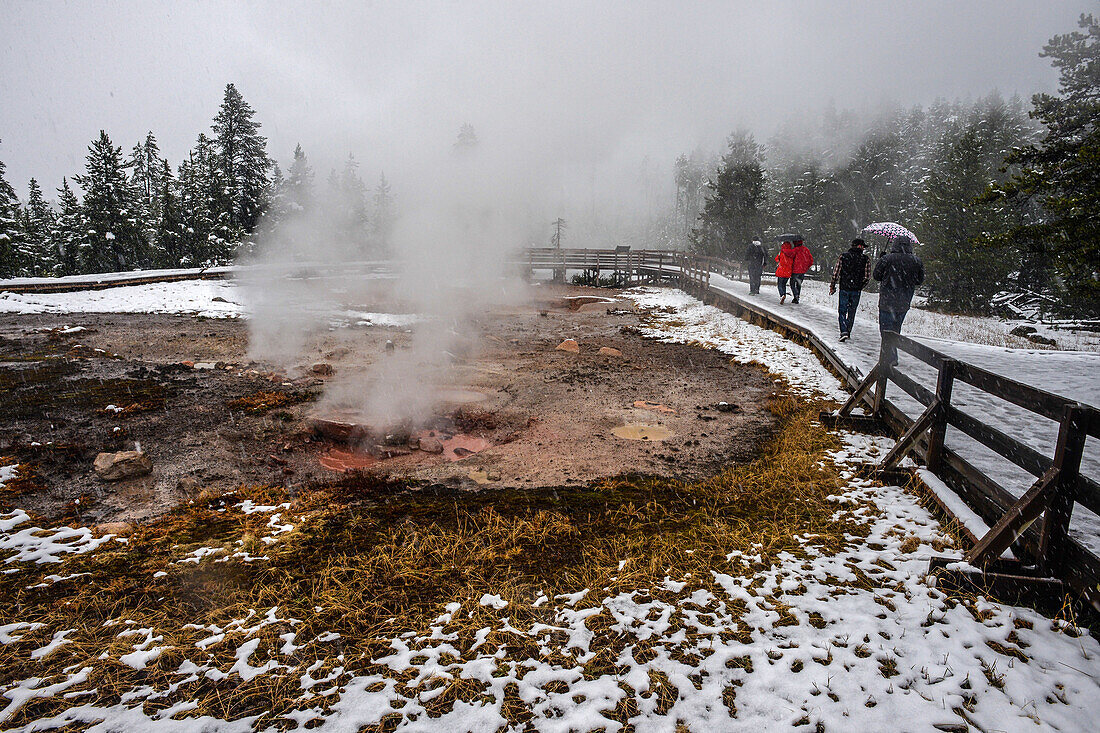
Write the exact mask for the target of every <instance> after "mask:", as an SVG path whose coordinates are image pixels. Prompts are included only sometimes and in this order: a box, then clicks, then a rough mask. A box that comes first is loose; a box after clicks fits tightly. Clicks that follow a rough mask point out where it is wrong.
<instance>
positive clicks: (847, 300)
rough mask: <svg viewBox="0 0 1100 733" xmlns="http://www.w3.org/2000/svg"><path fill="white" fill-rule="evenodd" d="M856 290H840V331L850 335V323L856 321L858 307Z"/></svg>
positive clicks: (858, 293) (857, 292)
mask: <svg viewBox="0 0 1100 733" xmlns="http://www.w3.org/2000/svg"><path fill="white" fill-rule="evenodd" d="M859 295H860V292H859V291H858V290H841V291H840V304H839V310H840V332H841V333H846V334H849V335H851V333H852V325H853V324H854V323H855V322H856V308H858V307H859Z"/></svg>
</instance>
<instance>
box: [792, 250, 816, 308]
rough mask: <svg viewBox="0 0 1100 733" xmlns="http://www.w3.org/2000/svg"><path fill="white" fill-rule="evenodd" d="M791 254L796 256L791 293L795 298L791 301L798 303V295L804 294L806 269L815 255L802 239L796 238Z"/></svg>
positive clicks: (793, 263) (793, 264)
mask: <svg viewBox="0 0 1100 733" xmlns="http://www.w3.org/2000/svg"><path fill="white" fill-rule="evenodd" d="M791 255H792V256H793V257H794V260H793V262H792V264H791V293H792V294H793V295H794V300H792V301H791V302H792V303H797V302H798V296H800V295H802V281H803V280H805V279H806V271H807V270H809V269H810V266H811V265H812V264H813V263H814V256H813V255H812V254H811V253H810V248H809V247H807V246H806V245H805V244H803V243H802V240H801V239H796V240H794V247H792V248H791Z"/></svg>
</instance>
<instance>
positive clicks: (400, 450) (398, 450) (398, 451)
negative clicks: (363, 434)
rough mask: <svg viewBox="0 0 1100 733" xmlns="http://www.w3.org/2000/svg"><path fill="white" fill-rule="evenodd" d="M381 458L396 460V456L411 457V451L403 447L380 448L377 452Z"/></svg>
mask: <svg viewBox="0 0 1100 733" xmlns="http://www.w3.org/2000/svg"><path fill="white" fill-rule="evenodd" d="M379 453H380V454H381V455H380V457H381V458H397V457H398V456H407V455H411V454H412V451H411V450H409V449H408V448H405V447H404V446H385V445H384V446H382V448H381V450H379Z"/></svg>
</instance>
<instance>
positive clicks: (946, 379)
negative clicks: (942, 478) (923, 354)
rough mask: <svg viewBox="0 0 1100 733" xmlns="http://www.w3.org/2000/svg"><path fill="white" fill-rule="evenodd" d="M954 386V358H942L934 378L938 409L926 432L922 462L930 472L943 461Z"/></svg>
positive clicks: (936, 470) (938, 467)
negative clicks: (926, 438) (925, 446)
mask: <svg viewBox="0 0 1100 733" xmlns="http://www.w3.org/2000/svg"><path fill="white" fill-rule="evenodd" d="M954 386H955V360H954V359H944V360H943V361H941V362H940V371H939V376H938V377H937V379H936V399H937V400H938V401H939V405H940V409H939V412H938V413H937V414H936V418H935V421H934V422H933V423H932V429H931V430H930V431H929V433H928V454H927V455H926V456H925V457H924V464H925V465H926V466H927V467H928V470H929V471H931V472H932V473H937V472H938V471H939V470H940V464H941V463H942V461H943V441H944V438H945V437H946V436H947V420H948V417H949V416H950V413H951V390H952V388H953V387H954Z"/></svg>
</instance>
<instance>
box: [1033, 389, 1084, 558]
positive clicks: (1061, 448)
mask: <svg viewBox="0 0 1100 733" xmlns="http://www.w3.org/2000/svg"><path fill="white" fill-rule="evenodd" d="M1087 413H1088V409H1087V408H1085V407H1082V406H1081V405H1066V410H1065V413H1064V414H1063V416H1062V425H1061V427H1060V428H1059V430H1058V447H1057V448H1056V449H1055V451H1054V469H1055V470H1056V471H1057V472H1058V475H1057V477H1056V478H1055V481H1056V482H1057V486H1056V487H1055V492H1054V496H1053V497H1052V498H1051V500H1050V504H1048V505H1047V508H1046V511H1045V512H1044V514H1043V531H1042V534H1041V536H1040V538H1039V563H1040V565H1041V566H1042V568H1043V570H1044V571H1046V572H1047V573H1048V574H1053V575H1059V574H1060V573H1061V570H1062V565H1063V562H1064V555H1065V545H1066V534H1067V531H1068V530H1069V519H1070V515H1071V514H1072V513H1073V502H1074V501H1075V500H1076V498H1077V483H1078V478H1079V476H1080V474H1081V454H1082V453H1084V450H1085V438H1086V437H1087V436H1088V433H1086V432H1085V420H1086V418H1087V417H1088V414H1087Z"/></svg>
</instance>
